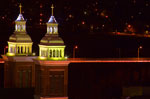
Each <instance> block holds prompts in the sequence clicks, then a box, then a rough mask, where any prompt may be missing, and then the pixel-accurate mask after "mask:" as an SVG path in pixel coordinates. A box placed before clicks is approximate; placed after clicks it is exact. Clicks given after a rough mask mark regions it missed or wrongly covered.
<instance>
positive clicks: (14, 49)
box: [7, 4, 32, 56]
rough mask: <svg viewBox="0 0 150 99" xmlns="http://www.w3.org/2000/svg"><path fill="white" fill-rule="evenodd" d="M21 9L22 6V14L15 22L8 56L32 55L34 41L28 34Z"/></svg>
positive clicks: (9, 42)
mask: <svg viewBox="0 0 150 99" xmlns="http://www.w3.org/2000/svg"><path fill="white" fill-rule="evenodd" d="M21 7H22V6H21V4H20V14H19V16H18V18H17V19H16V20H15V31H14V33H13V34H12V35H11V36H10V38H9V41H8V53H7V55H8V56H16V55H31V54H32V40H31V38H30V36H29V35H28V34H27V33H26V20H25V19H24V17H23V15H22V13H21Z"/></svg>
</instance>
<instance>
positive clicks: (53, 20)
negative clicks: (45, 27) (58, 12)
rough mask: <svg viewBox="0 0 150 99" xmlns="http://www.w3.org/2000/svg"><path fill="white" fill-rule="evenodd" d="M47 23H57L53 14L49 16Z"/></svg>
mask: <svg viewBox="0 0 150 99" xmlns="http://www.w3.org/2000/svg"><path fill="white" fill-rule="evenodd" d="M48 23H57V21H56V19H55V17H54V16H51V17H50V19H49V21H48Z"/></svg>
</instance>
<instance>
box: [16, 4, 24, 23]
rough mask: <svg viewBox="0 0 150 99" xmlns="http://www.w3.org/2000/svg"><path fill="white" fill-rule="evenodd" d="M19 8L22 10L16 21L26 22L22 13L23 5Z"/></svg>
mask: <svg viewBox="0 0 150 99" xmlns="http://www.w3.org/2000/svg"><path fill="white" fill-rule="evenodd" d="M19 8H20V14H19V16H18V17H17V19H16V21H24V17H23V15H22V13H21V11H22V5H21V3H20V5H19Z"/></svg>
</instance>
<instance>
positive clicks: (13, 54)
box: [6, 53, 15, 56]
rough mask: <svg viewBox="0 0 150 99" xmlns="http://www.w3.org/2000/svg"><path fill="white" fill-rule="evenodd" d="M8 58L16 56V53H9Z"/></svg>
mask: <svg viewBox="0 0 150 99" xmlns="http://www.w3.org/2000/svg"><path fill="white" fill-rule="evenodd" d="M6 55H7V56H15V53H7V54H6Z"/></svg>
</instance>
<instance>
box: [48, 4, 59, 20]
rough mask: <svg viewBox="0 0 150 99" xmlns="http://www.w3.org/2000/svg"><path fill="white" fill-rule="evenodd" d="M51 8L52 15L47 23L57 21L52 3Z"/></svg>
mask: <svg viewBox="0 0 150 99" xmlns="http://www.w3.org/2000/svg"><path fill="white" fill-rule="evenodd" d="M51 8H52V15H51V17H50V19H49V21H48V23H57V21H56V19H55V17H54V5H53V4H52V6H51Z"/></svg>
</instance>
